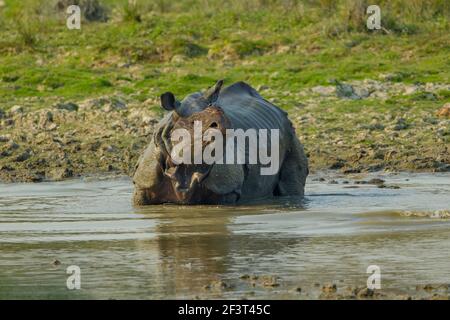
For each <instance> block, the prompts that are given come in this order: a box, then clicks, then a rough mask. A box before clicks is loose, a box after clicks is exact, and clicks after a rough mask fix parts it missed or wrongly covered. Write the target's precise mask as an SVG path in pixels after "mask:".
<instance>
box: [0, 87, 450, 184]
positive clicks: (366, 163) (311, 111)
mask: <svg viewBox="0 0 450 320" xmlns="http://www.w3.org/2000/svg"><path fill="white" fill-rule="evenodd" d="M257 89H259V91H260V92H261V94H262V95H263V96H264V97H266V98H267V99H268V100H270V101H272V102H273V103H275V104H278V105H281V106H283V108H284V109H285V110H287V111H288V113H289V118H290V119H291V121H292V122H293V124H294V127H295V128H296V132H297V135H298V136H299V138H300V140H301V141H302V143H303V144H304V147H305V150H306V152H307V155H308V158H309V161H310V168H311V171H313V172H314V171H317V170H323V169H336V170H339V171H340V172H343V173H356V172H371V171H380V170H385V171H428V172H445V171H449V170H450V150H449V146H450V144H449V142H450V120H449V114H450V111H449V106H448V104H446V105H445V104H444V103H442V102H441V100H442V99H441V96H440V95H441V92H446V91H448V90H450V86H449V85H444V84H433V83H428V84H425V85H408V84H402V83H392V82H389V81H378V80H363V81H353V82H349V83H337V84H332V85H331V84H330V85H329V86H316V87H311V88H308V89H304V90H300V91H297V92H293V91H283V92H278V91H275V90H273V89H271V88H270V87H269V86H259V87H258V88H257ZM392 100H393V101H395V104H394V103H393V101H392ZM42 104H49V106H48V107H40V108H36V107H35V106H36V105H42ZM162 116H163V111H162V110H161V108H160V107H159V101H158V97H157V96H155V97H150V98H149V99H147V100H146V101H144V102H139V101H136V100H133V98H132V97H127V96H124V95H112V96H104V97H99V98H93V99H87V100H83V101H53V102H50V101H46V100H42V99H39V98H27V99H26V100H24V101H23V103H22V104H21V105H16V106H13V107H11V108H10V109H9V110H6V111H1V112H0V128H1V131H0V155H1V157H0V181H4V182H40V181H60V180H64V179H66V178H72V177H79V176H89V175H100V176H101V175H119V176H120V175H128V176H129V175H131V174H132V172H133V169H134V165H135V163H136V162H137V159H138V157H139V155H140V154H141V153H142V151H143V150H144V148H145V146H146V145H147V144H148V143H149V141H150V139H151V136H152V132H153V130H154V127H155V125H156V124H157V123H158V121H159V120H160V119H161V117H162Z"/></svg>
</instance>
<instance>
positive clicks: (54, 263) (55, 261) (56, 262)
mask: <svg viewBox="0 0 450 320" xmlns="http://www.w3.org/2000/svg"><path fill="white" fill-rule="evenodd" d="M52 265H54V266H59V265H61V261H59V260H58V259H55V260H53V262H52Z"/></svg>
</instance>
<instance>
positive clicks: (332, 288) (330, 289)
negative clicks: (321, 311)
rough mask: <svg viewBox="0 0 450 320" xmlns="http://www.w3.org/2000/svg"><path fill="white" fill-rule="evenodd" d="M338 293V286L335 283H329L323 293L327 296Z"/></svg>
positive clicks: (323, 288) (324, 287)
mask: <svg viewBox="0 0 450 320" xmlns="http://www.w3.org/2000/svg"><path fill="white" fill-rule="evenodd" d="M336 291H337V286H336V284H334V283H328V284H325V285H324V286H323V287H322V292H323V293H325V294H330V293H335V292H336Z"/></svg>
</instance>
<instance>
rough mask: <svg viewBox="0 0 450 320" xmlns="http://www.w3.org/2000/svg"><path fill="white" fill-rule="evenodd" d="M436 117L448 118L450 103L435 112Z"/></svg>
mask: <svg viewBox="0 0 450 320" xmlns="http://www.w3.org/2000/svg"><path fill="white" fill-rule="evenodd" d="M436 115H437V116H438V117H443V118H450V102H449V103H446V104H444V106H443V107H442V108H440V109H439V110H438V111H436Z"/></svg>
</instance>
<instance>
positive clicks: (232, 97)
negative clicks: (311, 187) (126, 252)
mask: <svg viewBox="0 0 450 320" xmlns="http://www.w3.org/2000/svg"><path fill="white" fill-rule="evenodd" d="M210 90H211V89H210ZM211 97H212V98H211ZM171 99H173V98H171ZM169 100H170V99H169ZM171 103H173V106H174V107H173V108H174V109H173V110H172V111H170V113H169V114H167V115H166V116H165V117H164V118H163V119H162V120H161V122H160V123H159V125H158V127H157V128H156V130H155V134H154V135H153V139H152V141H151V142H150V144H149V146H148V147H147V149H146V150H145V151H144V153H143V155H142V156H141V157H140V159H139V161H138V164H137V165H136V171H135V174H134V178H133V182H134V184H135V192H134V197H133V203H134V205H146V204H161V203H179V204H229V203H242V202H246V201H249V200H256V199H264V198H268V197H273V196H298V197H303V195H304V187H305V180H306V177H307V175H308V160H307V158H306V156H305V153H304V150H303V147H302V145H301V143H300V141H299V140H298V138H297V137H296V135H295V130H294V128H293V127H292V123H291V122H290V120H289V119H288V117H287V114H286V113H285V112H284V111H283V110H281V109H280V108H278V107H276V106H274V105H273V104H271V103H270V102H268V101H266V100H265V99H264V98H262V97H261V96H260V95H259V94H258V92H256V90H255V89H253V88H252V87H250V86H249V85H248V84H246V83H244V82H238V83H235V84H233V85H231V86H229V87H227V88H224V89H221V83H220V84H219V83H218V84H216V87H215V88H213V89H212V91H209V92H207V93H205V94H201V93H195V94H192V95H190V96H188V97H187V98H185V99H184V100H183V101H182V102H181V103H180V102H176V101H175V102H174V101H171ZM163 104H164V103H163ZM213 116H215V117H218V118H217V119H218V120H217V122H220V125H223V126H224V127H225V124H224V123H226V127H227V128H232V129H243V130H244V131H246V130H248V129H268V130H269V131H270V129H279V159H280V166H279V170H278V172H277V173H276V174H273V175H261V165H260V164H213V165H211V166H195V165H190V166H176V167H175V166H174V165H173V164H172V163H171V161H170V160H168V159H169V158H170V149H171V145H170V142H168V140H167V139H166V138H167V137H168V136H170V132H171V130H172V129H173V128H174V127H177V126H179V125H180V123H181V125H183V126H185V124H187V125H188V124H189V123H191V122H193V121H191V119H195V118H197V117H200V118H201V117H203V118H204V119H205V117H206V118H207V119H206V120H210V119H209V117H213ZM224 119H225V120H224ZM268 142H270V139H268ZM269 150H270V148H269ZM245 151H246V152H247V153H248V149H246V150H245ZM199 177H201V178H199ZM185 180H186V181H187V182H186V183H185V184H184V185H183V188H181V187H180V185H181V184H182V183H181V182H180V181H185ZM180 190H182V192H180Z"/></svg>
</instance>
